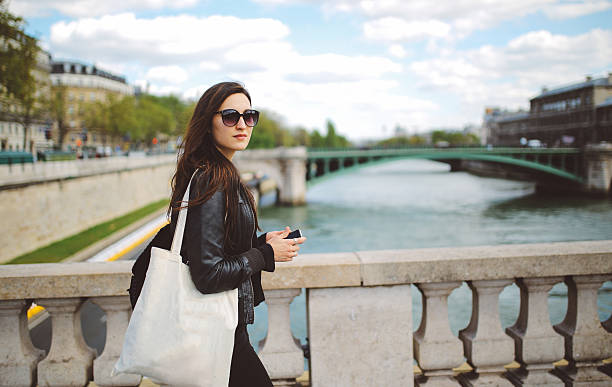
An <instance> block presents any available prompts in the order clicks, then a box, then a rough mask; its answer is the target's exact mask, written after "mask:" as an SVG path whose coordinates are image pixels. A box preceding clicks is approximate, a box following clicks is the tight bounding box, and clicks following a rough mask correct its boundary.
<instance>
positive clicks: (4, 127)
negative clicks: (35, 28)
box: [0, 34, 52, 153]
mask: <svg viewBox="0 0 612 387" xmlns="http://www.w3.org/2000/svg"><path fill="white" fill-rule="evenodd" d="M21 39H32V38H31V37H29V36H27V35H25V34H21V35H20V36H16V37H15V38H14V39H9V41H6V40H3V42H2V43H3V45H8V44H12V45H15V44H22V43H21V42H22V40H21ZM50 72H51V54H49V53H48V52H46V51H44V50H41V49H39V50H38V52H37V54H36V65H35V67H34V69H33V73H32V75H33V76H34V78H35V80H36V85H37V90H36V94H35V97H36V98H37V100H38V101H41V99H42V98H44V96H45V94H47V93H48V92H49V85H50V76H49V74H50ZM39 104H40V102H39ZM3 105H4V106H5V108H6V109H7V110H8V111H7V112H5V114H3V119H4V120H0V151H27V152H31V153H36V151H37V150H40V149H45V148H49V147H50V146H51V145H52V142H51V141H50V140H49V139H47V138H46V133H47V132H48V131H49V130H50V128H51V125H52V122H51V121H50V120H48V119H40V118H37V119H34V120H33V121H32V123H31V124H30V132H29V133H28V138H27V143H26V144H25V147H24V130H25V129H24V126H23V124H22V123H21V122H20V121H19V120H18V118H17V117H15V115H17V113H18V112H19V109H20V106H19V103H18V102H17V101H15V100H14V99H11V98H10V97H7V98H6V99H5V100H4V101H3Z"/></svg>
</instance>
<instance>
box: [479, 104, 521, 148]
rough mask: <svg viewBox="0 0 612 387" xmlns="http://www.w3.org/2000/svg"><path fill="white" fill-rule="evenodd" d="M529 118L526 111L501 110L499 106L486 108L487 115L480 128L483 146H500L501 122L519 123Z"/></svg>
mask: <svg viewBox="0 0 612 387" xmlns="http://www.w3.org/2000/svg"><path fill="white" fill-rule="evenodd" d="M527 116H528V113H527V112H526V111H524V110H517V111H510V110H505V109H501V108H500V107H497V106H494V107H493V106H488V107H486V108H485V113H484V115H483V118H482V126H481V127H480V133H479V134H480V141H481V144H482V145H486V144H499V143H500V139H499V138H498V137H497V136H498V135H499V122H500V121H502V120H507V119H511V120H512V119H516V120H518V121H520V120H522V119H524V118H525V117H527Z"/></svg>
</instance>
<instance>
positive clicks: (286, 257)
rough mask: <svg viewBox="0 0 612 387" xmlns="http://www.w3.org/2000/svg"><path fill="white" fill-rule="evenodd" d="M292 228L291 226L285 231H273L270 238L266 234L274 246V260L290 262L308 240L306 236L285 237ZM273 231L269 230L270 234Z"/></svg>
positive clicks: (269, 242)
mask: <svg viewBox="0 0 612 387" xmlns="http://www.w3.org/2000/svg"><path fill="white" fill-rule="evenodd" d="M289 232H291V230H290V229H289V227H287V228H285V230H284V231H272V233H273V234H272V236H271V237H270V239H268V236H266V241H267V243H268V244H269V245H270V246H272V250H274V261H276V262H289V261H291V260H293V258H295V257H296V256H297V255H298V251H299V250H300V246H298V245H301V244H302V243H304V242H305V241H306V237H300V238H293V239H283V238H285V237H286V236H287V235H289ZM270 234H271V233H270V232H269V233H268V235H270Z"/></svg>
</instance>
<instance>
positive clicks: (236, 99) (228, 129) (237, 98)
mask: <svg viewBox="0 0 612 387" xmlns="http://www.w3.org/2000/svg"><path fill="white" fill-rule="evenodd" d="M250 108H251V104H250V103H249V99H248V98H247V96H246V95H244V94H242V93H236V94H232V95H230V96H229V97H227V98H226V99H225V101H223V103H222V104H221V106H219V109H218V111H221V110H225V109H235V110H237V111H238V112H239V113H244V111H245V110H247V109H250ZM252 132H253V128H252V127H250V126H247V125H246V124H245V123H244V117H240V119H239V120H238V122H237V123H236V125H234V126H225V124H224V123H223V120H222V119H221V114H215V115H214V117H213V122H212V134H213V138H214V139H215V145H216V146H217V149H219V151H221V153H223V154H224V155H225V157H227V158H228V159H229V160H231V159H232V157H234V153H236V151H240V150H244V149H246V147H247V145H249V141H250V140H251V133H252Z"/></svg>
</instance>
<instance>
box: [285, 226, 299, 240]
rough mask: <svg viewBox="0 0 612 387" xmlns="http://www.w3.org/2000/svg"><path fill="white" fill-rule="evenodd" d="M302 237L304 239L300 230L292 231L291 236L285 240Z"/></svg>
mask: <svg viewBox="0 0 612 387" xmlns="http://www.w3.org/2000/svg"><path fill="white" fill-rule="evenodd" d="M301 237H302V232H301V231H300V229H299V228H298V229H295V230H293V231H291V232H290V233H289V235H287V236H286V237H285V239H293V238H301Z"/></svg>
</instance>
